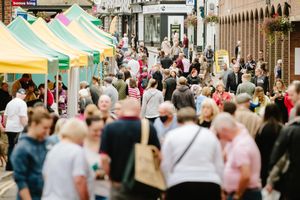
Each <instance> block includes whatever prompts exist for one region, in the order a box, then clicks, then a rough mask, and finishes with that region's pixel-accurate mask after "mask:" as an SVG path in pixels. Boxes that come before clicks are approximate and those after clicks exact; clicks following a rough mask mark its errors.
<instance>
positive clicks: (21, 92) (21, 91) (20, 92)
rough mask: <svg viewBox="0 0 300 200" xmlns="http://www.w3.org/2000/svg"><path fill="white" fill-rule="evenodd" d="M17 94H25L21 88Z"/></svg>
mask: <svg viewBox="0 0 300 200" xmlns="http://www.w3.org/2000/svg"><path fill="white" fill-rule="evenodd" d="M18 93H19V94H23V95H25V94H26V91H25V90H24V89H23V88H20V89H19V90H18Z"/></svg>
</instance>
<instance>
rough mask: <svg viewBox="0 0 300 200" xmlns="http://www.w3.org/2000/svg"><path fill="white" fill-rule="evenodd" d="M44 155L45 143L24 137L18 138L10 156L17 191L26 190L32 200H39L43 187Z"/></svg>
mask: <svg viewBox="0 0 300 200" xmlns="http://www.w3.org/2000/svg"><path fill="white" fill-rule="evenodd" d="M46 154H47V149H46V143H45V141H43V142H39V141H37V140H35V139H34V138H31V137H29V136H27V135H25V136H23V137H21V138H20V140H19V142H18V144H17V145H16V147H15V149H14V151H13V153H12V156H11V162H12V165H13V169H14V179H15V182H16V183H17V185H18V189H19V191H20V190H22V189H24V188H28V189H29V191H30V195H31V197H32V199H33V200H39V199H41V196H42V192H43V185H44V180H43V175H42V169H43V164H44V161H45V157H46ZM17 199H20V197H18V198H17Z"/></svg>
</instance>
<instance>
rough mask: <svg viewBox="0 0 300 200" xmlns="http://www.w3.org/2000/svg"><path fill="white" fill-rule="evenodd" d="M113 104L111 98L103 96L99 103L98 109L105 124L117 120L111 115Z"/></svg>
mask: <svg viewBox="0 0 300 200" xmlns="http://www.w3.org/2000/svg"><path fill="white" fill-rule="evenodd" d="M111 106H112V102H111V99H110V97H109V96H107V95H101V97H100V98H99V101H98V108H99V110H100V113H101V115H102V118H103V120H104V123H105V124H108V123H111V122H113V121H115V120H116V119H117V117H116V116H115V115H114V114H113V113H111Z"/></svg>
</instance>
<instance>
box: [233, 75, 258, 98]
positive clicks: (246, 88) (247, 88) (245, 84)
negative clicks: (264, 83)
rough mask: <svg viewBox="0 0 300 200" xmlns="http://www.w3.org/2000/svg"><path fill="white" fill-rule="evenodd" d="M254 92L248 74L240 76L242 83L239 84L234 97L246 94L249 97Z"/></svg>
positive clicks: (253, 86)
mask: <svg viewBox="0 0 300 200" xmlns="http://www.w3.org/2000/svg"><path fill="white" fill-rule="evenodd" d="M254 91H255V85H254V84H253V83H251V75H250V74H243V76H242V83H241V84H239V86H238V88H237V91H236V95H239V94H242V93H247V94H249V95H250V96H251V97H252V96H253V94H254Z"/></svg>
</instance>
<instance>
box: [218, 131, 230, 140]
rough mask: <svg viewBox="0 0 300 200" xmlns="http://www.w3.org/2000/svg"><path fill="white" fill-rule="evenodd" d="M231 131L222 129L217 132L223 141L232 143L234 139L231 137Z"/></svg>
mask: <svg viewBox="0 0 300 200" xmlns="http://www.w3.org/2000/svg"><path fill="white" fill-rule="evenodd" d="M230 133H231V130H229V129H228V128H222V129H220V130H217V134H218V136H219V138H220V140H221V141H225V142H230V141H232V138H231V137H230Z"/></svg>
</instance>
